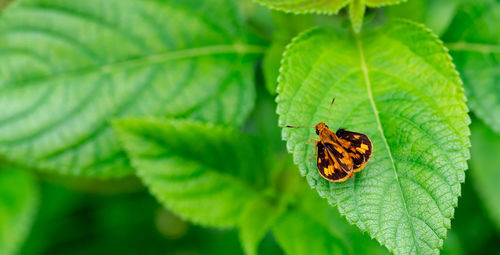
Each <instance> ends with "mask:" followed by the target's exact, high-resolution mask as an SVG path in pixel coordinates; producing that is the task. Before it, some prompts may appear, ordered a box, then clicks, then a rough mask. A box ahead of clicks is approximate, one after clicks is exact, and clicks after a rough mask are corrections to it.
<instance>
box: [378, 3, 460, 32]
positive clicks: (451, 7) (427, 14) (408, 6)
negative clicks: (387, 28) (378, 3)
mask: <svg viewBox="0 0 500 255" xmlns="http://www.w3.org/2000/svg"><path fill="white" fill-rule="evenodd" d="M460 1H462V0H418V1H414V0H413V1H407V2H405V3H402V4H399V5H394V6H388V7H386V8H385V12H386V14H387V16H388V17H389V18H405V19H411V20H413V21H416V22H418V23H423V24H425V25H426V26H427V27H429V28H430V29H431V30H432V31H433V32H434V33H436V34H437V35H441V34H442V33H443V32H444V31H445V30H446V28H448V26H449V25H450V22H451V20H452V19H453V16H454V15H455V12H456V9H457V7H458V4H459V2H460Z"/></svg>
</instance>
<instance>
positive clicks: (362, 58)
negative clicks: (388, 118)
mask: <svg viewBox="0 0 500 255" xmlns="http://www.w3.org/2000/svg"><path fill="white" fill-rule="evenodd" d="M354 39H355V41H356V46H357V48H358V51H359V56H360V62H361V70H362V71H363V75H364V79H365V85H366V89H367V93H368V98H369V100H370V104H371V106H372V109H373V113H374V115H375V119H376V121H377V129H378V130H379V132H380V136H381V137H382V140H383V141H384V145H385V147H386V149H387V153H388V154H389V158H390V159H391V164H392V169H393V171H394V177H395V179H396V181H397V183H398V187H399V191H400V193H401V200H402V202H403V205H404V209H405V213H406V218H407V219H408V222H409V225H410V229H411V233H412V237H413V242H414V247H415V250H416V252H417V254H419V252H418V243H417V239H416V236H415V227H414V226H413V222H412V221H411V218H410V213H409V212H408V206H407V205H406V199H405V195H404V192H403V188H402V185H401V181H400V179H399V175H398V171H397V169H396V164H395V162H394V158H393V157H392V152H391V148H390V147H389V143H388V142H387V138H386V137H385V134H384V129H383V127H382V123H381V121H380V116H379V113H378V109H377V106H376V104H375V100H374V99H373V93H372V88H371V81H370V77H369V74H368V67H367V65H366V60H365V55H364V51H363V43H362V41H361V38H360V37H359V35H357V34H355V35H354Z"/></svg>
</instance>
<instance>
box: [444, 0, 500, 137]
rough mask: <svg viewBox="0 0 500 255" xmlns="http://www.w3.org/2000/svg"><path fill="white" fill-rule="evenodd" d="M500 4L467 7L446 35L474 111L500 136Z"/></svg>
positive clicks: (461, 11) (492, 2) (480, 2)
mask: <svg viewBox="0 0 500 255" xmlns="http://www.w3.org/2000/svg"><path fill="white" fill-rule="evenodd" d="M499 24H500V3H499V2H498V1H479V2H476V1H474V2H469V3H464V4H462V5H461V6H460V7H459V10H458V12H457V15H456V16H455V18H454V19H453V21H452V23H451V25H450V27H449V28H448V30H447V31H446V33H445V34H444V35H443V40H444V41H445V42H446V43H447V44H446V46H447V47H448V48H449V49H450V50H451V54H452V56H453V59H454V62H455V64H456V65H457V68H458V70H459V71H460V73H461V75H462V78H463V80H464V84H465V88H466V92H467V98H468V99H469V105H470V108H471V110H472V111H474V113H475V114H476V115H477V116H478V117H479V118H481V119H482V120H483V121H484V122H485V123H486V124H488V125H489V126H490V127H491V128H492V129H493V130H494V131H496V132H497V133H500V26H499Z"/></svg>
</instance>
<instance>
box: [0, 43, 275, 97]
mask: <svg viewBox="0 0 500 255" xmlns="http://www.w3.org/2000/svg"><path fill="white" fill-rule="evenodd" d="M265 50H266V48H265V47H262V46H260V45H251V44H242V43H235V44H220V45H210V46H205V47H198V48H189V49H182V50H176V51H168V52H163V53H158V54H152V55H147V56H140V57H136V58H130V59H125V60H122V61H117V62H113V63H109V64H104V65H94V66H90V67H84V68H79V69H75V70H69V71H66V72H60V73H55V74H52V75H50V76H49V75H48V76H45V77H37V78H36V79H30V80H24V81H15V82H12V83H7V84H4V88H3V89H2V88H0V91H2V90H8V89H9V88H13V87H14V88H17V87H18V86H20V85H22V86H26V85H33V84H36V83H39V82H44V81H50V80H58V79H65V78H67V77H71V76H80V75H86V74H89V73H94V72H96V73H100V74H101V75H105V74H111V73H113V72H115V71H116V70H125V69H128V68H134V67H140V66H148V65H154V64H159V63H163V62H167V61H171V60H179V59H186V58H196V57H203V56H210V55H223V54H237V55H246V54H263V53H264V52H265Z"/></svg>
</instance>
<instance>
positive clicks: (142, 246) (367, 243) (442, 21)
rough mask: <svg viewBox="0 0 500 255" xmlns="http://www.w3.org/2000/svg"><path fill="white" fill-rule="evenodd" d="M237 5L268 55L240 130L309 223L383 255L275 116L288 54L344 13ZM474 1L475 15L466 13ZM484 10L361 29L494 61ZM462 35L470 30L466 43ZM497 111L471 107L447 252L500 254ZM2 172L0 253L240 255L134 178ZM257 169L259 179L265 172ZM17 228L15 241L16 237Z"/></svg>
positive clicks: (427, 14)
mask: <svg viewBox="0 0 500 255" xmlns="http://www.w3.org/2000/svg"><path fill="white" fill-rule="evenodd" d="M74 1H80V0H74ZM137 1H139V0H137ZM8 2H10V1H8V0H7V1H6V0H0V8H2V10H1V11H0V12H8V11H9V7H10V6H9V7H7V8H4V7H5V6H7V3H8ZM128 2H130V1H128ZM235 2H237V5H238V8H240V9H241V11H242V13H243V15H244V24H245V27H247V28H248V29H249V30H250V31H251V32H250V36H249V39H248V40H249V41H253V42H255V43H256V44H259V45H261V46H262V47H263V48H264V49H265V51H264V52H262V54H261V55H259V56H258V57H257V58H256V59H255V60H254V61H253V62H252V68H253V70H254V71H255V72H254V75H253V77H252V80H254V81H255V84H254V86H255V88H256V99H255V102H256V103H255V107H254V108H253V109H251V111H250V114H249V117H248V119H246V120H245V121H244V122H243V123H244V124H243V125H242V127H241V129H242V130H243V131H244V132H247V133H251V134H253V135H255V136H257V137H259V139H262V140H265V141H268V143H267V145H266V146H267V147H269V152H270V153H272V154H273V158H274V161H275V162H274V168H275V169H277V170H273V171H278V172H279V174H283V173H286V174H285V175H286V176H289V177H286V178H284V180H283V183H278V184H276V185H277V186H279V185H283V186H286V188H283V189H284V190H286V189H293V191H292V192H290V191H289V190H288V191H287V192H288V193H293V194H294V196H295V195H296V196H297V197H306V198H304V200H305V201H306V202H305V203H311V204H315V206H317V208H322V209H321V210H323V211H324V214H322V213H323V211H321V210H320V211H321V212H322V213H317V212H314V211H313V210H312V209H311V211H313V212H312V213H311V214H312V215H314V214H316V213H317V215H316V216H312V218H314V217H318V218H319V220H318V222H326V223H325V224H326V225H327V226H328V227H327V229H329V230H330V231H331V232H332V233H334V234H333V235H334V236H336V237H338V239H339V240H343V241H341V242H345V243H344V245H345V246H346V247H349V248H347V249H349V251H348V252H347V253H348V254H387V251H386V250H385V249H381V248H380V247H379V246H378V244H377V242H376V241H375V240H370V238H369V236H368V235H367V234H362V233H360V232H359V230H358V229H357V228H356V227H354V226H350V225H349V224H348V223H347V222H346V221H345V220H344V219H343V218H342V216H340V215H339V213H338V211H337V209H336V208H329V207H328V205H327V204H326V202H325V201H322V200H321V199H319V198H318V197H317V194H316V192H315V191H310V190H309V187H308V185H307V184H306V182H305V180H303V178H301V177H300V173H299V170H298V168H297V167H296V166H295V165H294V164H292V163H291V156H290V155H289V154H288V153H287V152H286V145H285V143H284V142H282V141H281V138H280V136H281V130H280V129H279V128H278V126H277V116H276V114H275V112H276V103H275V102H274V99H275V87H276V82H275V81H276V77H277V75H278V72H279V64H280V62H279V61H280V59H281V54H282V52H283V50H284V49H285V46H286V45H287V44H288V43H289V42H290V40H291V39H292V38H293V37H294V36H296V35H297V34H298V33H300V32H301V31H304V30H305V29H307V28H309V27H312V26H317V25H323V26H330V27H335V28H346V27H349V26H350V25H349V21H348V19H347V18H346V17H347V13H346V12H345V11H342V12H341V13H340V14H339V15H337V16H322V15H298V16H296V15H292V14H285V13H280V12H275V11H271V10H269V9H267V8H265V7H263V6H260V5H257V4H256V3H253V2H252V1H236V0H235ZM471 3H472V5H473V6H472V7H470V6H469V4H471ZM480 4H486V5H492V6H494V7H489V8H491V9H492V10H495V11H496V12H495V13H496V14H499V16H500V12H498V10H499V7H498V6H499V5H500V2H499V1H466V0H447V1H445V0H441V1H433V0H409V1H408V2H407V3H404V4H401V5H398V6H391V7H386V8H378V9H368V10H367V13H366V17H365V25H364V26H365V27H375V26H379V25H380V24H383V23H384V22H385V21H386V20H387V19H391V18H394V17H403V18H410V19H413V20H415V21H418V22H421V23H425V24H426V25H427V26H429V27H430V28H431V29H432V30H433V31H434V32H435V33H436V34H437V35H439V36H440V38H441V39H443V41H444V42H445V45H446V40H447V38H455V37H457V36H458V35H457V34H461V35H460V36H461V37H462V38H473V39H474V38H478V40H479V41H486V42H487V41H492V42H491V43H492V44H496V45H497V48H493V49H492V50H491V54H492V55H495V56H498V54H500V45H499V42H500V36H499V35H500V25H498V24H499V23H492V21H491V20H489V18H491V16H493V19H495V18H497V19H498V18H499V17H498V16H495V15H490V16H488V17H483V16H482V12H481V11H480V10H481V8H484V6H483V7H481V6H480ZM476 5H477V6H476ZM464 10H465V11H464ZM105 11H106V12H113V10H105ZM473 14H474V15H473ZM476 14H477V15H476ZM164 18H166V19H168V18H169V17H164ZM462 23H463V24H462ZM472 23H473V24H482V23H485V24H489V25H490V26H489V27H493V29H496V30H495V31H489V32H490V33H489V34H488V35H492V39H491V38H487V37H488V36H484V33H483V32H484V31H481V30H477V28H476V27H474V26H470V24H472ZM491 24H494V25H493V26H491ZM461 29H463V31H465V30H467V31H468V32H467V33H465V35H462V34H463V33H464V32H463V31H462V30H461ZM34 43H36V42H34ZM0 45H1V43H0ZM0 50H1V48H0ZM467 57H468V56H462V55H460V54H457V55H454V58H455V59H456V62H455V64H456V65H457V66H458V68H459V70H460V71H461V72H462V74H463V76H462V78H463V80H464V82H465V83H466V85H465V86H466V87H467V84H468V82H471V83H472V82H474V81H475V80H474V79H475V78H476V79H480V80H481V81H485V80H488V79H490V78H491V79H493V82H492V84H493V88H492V89H491V88H488V89H489V90H487V92H486V94H484V95H485V96H486V97H487V96H489V95H490V94H491V95H493V96H494V95H496V96H497V98H498V97H500V62H499V61H498V59H497V58H495V57H493V56H492V59H493V60H491V61H492V62H491V63H488V64H489V65H492V66H490V68H491V69H490V71H489V72H487V73H480V74H479V73H474V71H477V72H479V71H481V70H474V68H473V67H471V68H470V69H467V68H468V67H467V65H468V64H469V65H470V63H468V62H467V61H466V59H467ZM0 61H1V60H0ZM0 73H1V72H0ZM481 81H480V82H481ZM487 82H489V81H487ZM472 102H473V103H475V101H474V100H472ZM497 103H498V104H500V102H497ZM478 108H479V107H478ZM498 109H499V108H498V107H497V106H495V107H490V108H488V107H485V108H484V109H480V110H478V111H477V112H475V108H474V109H472V112H471V116H472V125H471V132H472V136H471V139H472V159H471V160H470V162H469V167H470V168H469V170H467V172H466V176H467V177H466V182H465V183H464V184H463V185H462V197H461V198H460V199H459V205H458V208H457V209H456V212H455V218H454V219H453V220H452V227H451V230H449V231H448V235H447V239H446V240H445V243H444V248H443V250H442V254H457V255H460V254H500V196H499V195H500V185H499V184H500V133H496V132H495V131H493V130H492V128H491V126H492V125H493V124H494V123H498V122H499V121H500V120H498V119H496V118H497V117H498V116H499V115H496V114H497V112H494V111H497V110H498ZM489 111H491V112H489ZM0 114H1V109H0ZM488 118H493V119H492V120H488ZM485 119H486V120H485ZM485 122H486V123H487V124H485ZM497 128H498V127H497ZM266 150H267V148H266ZM221 160H222V159H221ZM0 165H1V166H2V168H3V170H2V171H0V240H3V241H0V245H5V247H0V251H2V250H3V251H5V252H6V254H10V253H8V251H17V252H16V254H23V255H35V254H51V255H56V254H65V255H66V254H81V255H83V254H178V255H196V254H243V253H244V252H243V248H242V245H241V243H240V240H239V237H238V229H237V228H229V227H227V228H213V227H204V226H199V225H196V224H192V223H190V222H188V221H186V220H184V219H182V218H181V217H179V216H178V215H176V214H175V213H173V212H170V211H168V210H167V209H165V208H164V207H163V206H162V205H160V203H159V202H158V201H157V200H156V199H155V198H154V197H153V196H152V195H151V194H150V193H149V192H148V191H147V189H146V187H144V185H143V184H142V183H141V181H140V179H139V178H137V177H134V176H129V177H124V178H117V179H111V180H99V179H92V178H87V177H85V178H79V177H68V176H65V175H58V174H52V173H46V172H43V171H37V170H35V169H31V168H29V167H25V166H20V165H19V164H15V163H12V162H10V160H8V159H6V158H3V157H2V156H0ZM260 170H261V171H262V173H263V174H264V172H266V171H267V170H266V169H260ZM280 171H282V172H280ZM266 174H267V172H266ZM287 178H288V179H287ZM278 190H279V188H278ZM283 193H285V192H283ZM279 194H281V193H279ZM297 194H298V195H297ZM293 198H295V197H293ZM325 215H326V216H325ZM12 229H15V230H16V231H17V232H19V233H12V232H10V231H11V230H12ZM304 235H308V233H304ZM358 240H360V241H359V243H358V242H357V241H358ZM258 247H259V248H258V254H284V251H283V249H282V247H280V245H279V244H278V242H277V240H276V239H275V237H274V236H273V234H271V232H267V234H266V235H265V236H264V238H263V240H262V242H261V243H260V245H259V246H258ZM0 255H2V254H0Z"/></svg>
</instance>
